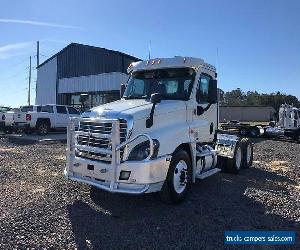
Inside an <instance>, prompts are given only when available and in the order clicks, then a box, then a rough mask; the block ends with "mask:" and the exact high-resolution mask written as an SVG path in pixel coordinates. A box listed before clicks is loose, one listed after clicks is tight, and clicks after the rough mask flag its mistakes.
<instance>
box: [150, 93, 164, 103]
mask: <svg viewBox="0 0 300 250" xmlns="http://www.w3.org/2000/svg"><path fill="white" fill-rule="evenodd" d="M161 99H162V96H161V94H159V93H154V94H152V95H151V98H150V101H151V103H153V104H157V103H160V102H161Z"/></svg>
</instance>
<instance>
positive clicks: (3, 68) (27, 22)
mask: <svg viewBox="0 0 300 250" xmlns="http://www.w3.org/2000/svg"><path fill="white" fill-rule="evenodd" d="M0 6H1V8H0V105H1V104H2V105H3V104H4V105H9V106H13V107H17V106H20V105H25V104H26V102H27V92H28V71H29V56H32V86H31V102H32V103H34V101H35V81H36V69H35V67H36V41H37V40H39V41H40V54H41V56H40V62H43V61H44V60H46V59H47V58H48V57H50V56H52V55H53V54H55V53H56V52H58V51H59V50H61V49H62V48H63V47H65V46H66V45H68V44H69V43H71V42H77V43H83V44H88V45H93V46H99V47H104V48H109V49H113V50H118V51H122V52H124V53H128V54H130V55H133V56H136V57H139V58H141V59H147V57H148V47H149V41H151V57H152V58H156V57H173V56H176V55H179V56H193V57H200V58H203V59H204V60H205V61H206V62H208V63H210V64H213V65H216V67H217V71H218V82H219V87H220V88H221V89H223V90H225V91H228V90H232V89H236V88H241V89H242V90H244V91H254V90H256V91H258V92H260V93H271V92H277V91H280V92H283V93H286V94H292V95H295V96H297V97H298V98H300V14H299V13H300V1H298V0H285V1H283V0H243V1H241V0H234V1H233V0H227V1H223V0H207V1H201V0H198V1H194V0H190V1H177V0H173V1H163V0H161V1H158V0H152V1H144V0H129V1H121V0H119V1H116V0H109V1H96V0H94V1H93V0H84V1H78V0H72V1H65V0H60V1H56V0H51V1H50V0H48V1H45V0H26V1H18V0H0Z"/></svg>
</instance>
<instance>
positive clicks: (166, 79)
mask: <svg viewBox="0 0 300 250" xmlns="http://www.w3.org/2000/svg"><path fill="white" fill-rule="evenodd" d="M194 79H195V71H194V70H193V69H190V68H176V69H174V68H173V69H159V70H151V71H150V70H147V71H137V72H134V73H133V74H132V75H131V77H130V79H129V81H128V85H127V88H126V91H125V93H124V96H123V97H124V98H125V99H146V98H150V97H151V94H154V93H160V94H161V95H162V98H163V99H166V100H185V101H186V100H188V99H189V97H190V94H191V91H192V88H193V82H194Z"/></svg>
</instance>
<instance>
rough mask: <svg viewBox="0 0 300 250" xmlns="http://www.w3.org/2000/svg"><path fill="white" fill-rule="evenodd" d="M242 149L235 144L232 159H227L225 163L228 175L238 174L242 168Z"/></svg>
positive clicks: (239, 145)
mask: <svg viewBox="0 0 300 250" xmlns="http://www.w3.org/2000/svg"><path fill="white" fill-rule="evenodd" d="M242 152H243V151H242V147H241V143H240V142H237V143H236V146H235V150H234V157H233V158H228V159H227V162H226V169H227V170H228V172H229V173H232V174H238V173H239V172H240V170H241V167H242Z"/></svg>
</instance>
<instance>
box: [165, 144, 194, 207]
mask: <svg viewBox="0 0 300 250" xmlns="http://www.w3.org/2000/svg"><path fill="white" fill-rule="evenodd" d="M191 184H192V164H191V160H190V157H189V155H188V153H187V152H186V151H185V150H182V149H179V150H176V151H175V153H174V155H173V157H172V160H171V163H170V166H169V170H168V174H167V178H166V180H165V182H164V184H163V187H162V189H161V191H160V197H161V199H162V200H163V201H164V202H166V203H174V204H178V203H180V202H182V201H183V200H184V199H185V197H186V196H187V194H188V192H189V190H190V188H191Z"/></svg>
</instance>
